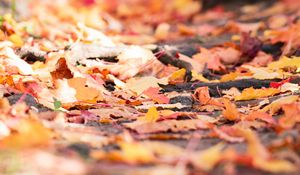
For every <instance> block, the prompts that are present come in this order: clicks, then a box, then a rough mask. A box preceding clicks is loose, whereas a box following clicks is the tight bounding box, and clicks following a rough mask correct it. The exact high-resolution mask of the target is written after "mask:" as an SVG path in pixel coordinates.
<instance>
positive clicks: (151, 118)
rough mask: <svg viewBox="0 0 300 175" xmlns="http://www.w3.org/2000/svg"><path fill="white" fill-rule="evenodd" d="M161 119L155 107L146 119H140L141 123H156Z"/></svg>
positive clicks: (150, 109)
mask: <svg viewBox="0 0 300 175" xmlns="http://www.w3.org/2000/svg"><path fill="white" fill-rule="evenodd" d="M158 119H159V113H158V111H157V109H156V107H155V106H152V107H151V108H149V110H148V112H147V114H146V115H145V116H144V117H140V118H139V121H145V122H149V123H153V122H156V121H157V120H158Z"/></svg>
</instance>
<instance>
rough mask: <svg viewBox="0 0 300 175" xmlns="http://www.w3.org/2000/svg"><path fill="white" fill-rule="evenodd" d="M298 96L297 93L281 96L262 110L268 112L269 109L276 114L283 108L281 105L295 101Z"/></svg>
mask: <svg viewBox="0 0 300 175" xmlns="http://www.w3.org/2000/svg"><path fill="white" fill-rule="evenodd" d="M298 98H299V97H298V96H296V95H290V96H286V97H281V98H279V99H277V100H275V101H273V102H272V103H271V104H269V105H267V106H265V107H264V108H263V109H261V111H262V112H267V111H269V113H270V114H271V115H273V114H275V113H276V112H277V111H279V110H280V109H281V106H282V105H284V104H289V103H293V102H295V101H297V100H298Z"/></svg>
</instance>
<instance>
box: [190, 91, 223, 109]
mask: <svg viewBox="0 0 300 175" xmlns="http://www.w3.org/2000/svg"><path fill="white" fill-rule="evenodd" d="M193 98H194V99H195V100H197V101H199V102H200V105H215V106H223V105H222V103H220V102H219V101H217V100H216V99H214V98H212V97H210V95H209V91H208V87H207V86H204V87H199V88H197V89H196V90H195V93H194V94H193Z"/></svg>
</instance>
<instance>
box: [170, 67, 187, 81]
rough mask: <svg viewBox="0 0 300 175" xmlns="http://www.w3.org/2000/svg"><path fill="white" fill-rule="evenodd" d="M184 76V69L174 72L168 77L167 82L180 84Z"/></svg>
mask: <svg viewBox="0 0 300 175" xmlns="http://www.w3.org/2000/svg"><path fill="white" fill-rule="evenodd" d="M185 74H186V70H185V69H184V68H182V69H179V70H178V71H175V72H174V73H173V74H172V75H171V76H170V77H169V82H178V81H179V82H182V81H184V76H185Z"/></svg>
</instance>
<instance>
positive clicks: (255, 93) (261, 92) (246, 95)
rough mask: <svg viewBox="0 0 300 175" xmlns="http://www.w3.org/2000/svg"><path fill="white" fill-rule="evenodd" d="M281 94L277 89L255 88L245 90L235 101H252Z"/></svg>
mask: <svg viewBox="0 0 300 175" xmlns="http://www.w3.org/2000/svg"><path fill="white" fill-rule="evenodd" d="M278 93H280V90H278V89H275V88H264V89H254V88H253V87H250V88H247V89H244V90H243V91H242V93H241V95H239V96H236V97H235V100H236V101H238V100H252V99H257V98H263V97H269V96H273V95H275V94H278Z"/></svg>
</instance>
